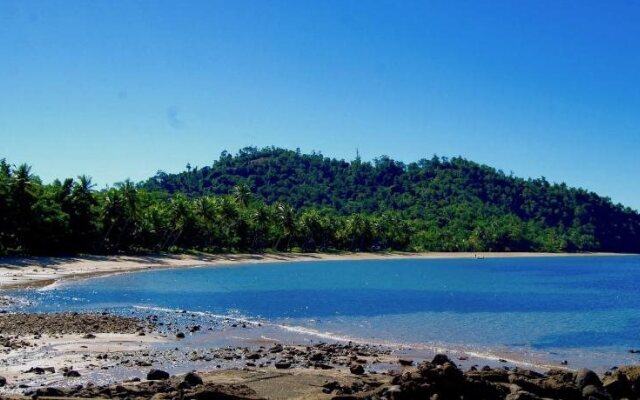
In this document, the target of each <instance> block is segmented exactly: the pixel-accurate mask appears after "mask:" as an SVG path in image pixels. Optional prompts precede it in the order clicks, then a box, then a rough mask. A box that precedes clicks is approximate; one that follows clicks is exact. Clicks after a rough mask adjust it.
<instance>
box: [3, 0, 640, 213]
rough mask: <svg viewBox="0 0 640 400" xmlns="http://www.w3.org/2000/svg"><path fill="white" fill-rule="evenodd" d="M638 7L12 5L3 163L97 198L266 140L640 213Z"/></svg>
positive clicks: (6, 14)
mask: <svg viewBox="0 0 640 400" xmlns="http://www.w3.org/2000/svg"><path fill="white" fill-rule="evenodd" d="M638 21H640V3H638V2H634V1H613V2H607V1H586V0H579V1H564V0H562V1H557V0H553V1H544V0H536V1H504V2H499V1H481V2H478V1H438V2H430V1H420V2H411V1H400V2H398V1H388V2H381V1H360V0H354V1H349V0H342V1H332V0H326V1H299V2H296V1H267V0H255V1H238V0H234V1H228V2H226V1H225V2H222V1H202V2H198V1H124V0H119V1H100V0H98V1H70V0H61V1H54V0H47V1H33V2H32V1H25V0H20V1H12V0H3V1H1V2H0V139H1V140H0V157H6V158H7V159H8V160H9V161H11V162H14V163H18V162H23V161H26V162H28V163H30V164H32V165H33V170H34V172H35V173H37V174H38V175H40V176H41V177H42V178H43V179H45V180H51V179H53V178H54V177H67V176H75V175H78V174H81V173H86V174H89V175H91V176H93V177H94V180H95V181H96V182H98V183H99V184H100V185H101V186H104V185H106V184H111V183H113V182H116V181H120V180H123V179H124V178H126V177H130V178H132V179H134V180H141V179H144V178H146V177H148V176H150V175H152V174H154V173H155V171H156V170H158V169H163V170H166V171H170V172H171V171H178V170H181V169H183V168H184V166H185V165H186V164H187V162H189V163H191V165H199V166H203V165H208V164H211V162H212V161H213V160H214V159H216V158H217V157H218V155H219V154H220V152H221V151H222V150H229V151H231V152H235V151H237V150H238V149H239V148H241V147H244V146H248V145H256V146H266V145H276V146H281V147H287V148H300V149H301V150H302V151H305V152H308V151H312V150H317V151H321V152H322V153H323V154H325V155H327V156H335V157H339V158H347V159H352V158H353V157H354V156H355V153H356V149H359V151H360V154H361V155H362V157H363V158H365V159H371V158H373V157H376V156H379V155H383V154H384V155H389V156H391V157H393V158H397V159H400V160H404V161H413V160H416V159H419V158H424V157H431V156H432V155H433V154H439V155H443V156H456V155H461V156H464V157H467V158H470V159H472V160H475V161H479V162H483V163H487V164H490V165H492V166H495V167H497V168H501V169H503V170H505V171H507V172H509V171H513V172H514V173H515V174H516V175H520V176H525V177H529V176H531V177H538V176H545V177H547V179H549V180H551V181H555V182H566V183H568V184H570V185H572V186H581V187H585V188H588V189H590V190H594V191H596V192H598V193H600V194H603V195H606V196H609V197H611V198H612V199H613V200H614V201H616V202H622V203H623V204H625V205H629V206H632V207H634V208H636V209H640V185H638V179H637V177H638V173H639V172H640V158H639V157H638V150H640V72H639V71H640V24H639V23H638Z"/></svg>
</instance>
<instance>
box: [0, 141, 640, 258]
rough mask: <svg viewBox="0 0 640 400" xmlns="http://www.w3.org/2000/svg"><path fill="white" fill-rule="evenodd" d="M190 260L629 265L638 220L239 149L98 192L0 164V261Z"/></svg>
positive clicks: (527, 192)
mask: <svg viewBox="0 0 640 400" xmlns="http://www.w3.org/2000/svg"><path fill="white" fill-rule="evenodd" d="M189 249H193V250H202V251H209V252H230V251H234V252H242V251H264V250H269V249H273V250H280V251H289V250H294V249H300V250H304V251H329V250H353V251H371V250H387V249H389V250H412V251H552V252H558V251H596V250H599V251H617V252H640V215H639V214H638V213H637V212H635V211H633V210H630V209H628V208H624V207H622V206H620V205H614V204H612V203H611V201H610V200H608V199H606V198H602V197H599V196H597V195H596V194H594V193H589V192H586V191H584V190H580V189H572V188H568V187H566V186H565V185H551V184H549V183H548V182H547V181H546V180H544V179H538V180H523V179H520V178H515V177H512V176H507V175H505V174H504V173H502V172H500V171H496V170H494V169H492V168H489V167H487V166H483V165H478V164H476V163H473V162H470V161H467V160H464V159H461V158H454V159H451V160H447V159H443V158H436V157H434V158H432V159H430V160H422V161H419V162H417V163H411V164H407V165H405V164H403V163H400V162H397V161H393V160H391V159H389V158H386V157H383V158H380V159H378V160H375V161H374V162H373V163H368V162H362V161H361V160H355V161H353V162H345V161H342V160H335V159H330V158H326V157H323V156H322V155H319V154H311V155H303V154H300V153H299V152H294V151H289V150H282V149H274V148H268V149H262V150H258V149H254V148H249V149H244V150H242V151H240V153H239V154H238V155H236V156H232V155H229V154H228V153H223V154H222V156H221V157H220V159H219V160H218V161H216V162H215V163H214V164H213V165H212V166H211V167H206V168H202V169H198V168H193V169H192V168H190V167H189V168H188V169H187V171H185V172H183V173H180V174H176V175H168V174H164V173H158V174H157V176H156V177H154V178H152V179H149V180H148V181H147V182H144V183H140V184H138V185H136V184H134V183H132V182H130V181H125V182H123V183H120V184H117V185H115V187H113V188H109V189H106V190H101V191H96V190H94V185H93V184H92V183H91V179H90V178H88V177H86V176H80V177H78V178H76V179H65V180H64V181H59V180H56V181H54V182H53V183H51V184H43V183H42V182H41V180H40V179H39V178H38V177H37V176H35V175H33V174H32V173H31V169H30V167H29V166H27V165H25V164H23V165H19V166H12V165H10V164H8V163H7V162H6V161H4V160H0V254H60V253H65V254H69V253H78V252H81V253H118V252H130V251H140V250H142V251H165V250H169V251H184V250H189Z"/></svg>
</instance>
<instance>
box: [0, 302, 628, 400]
mask: <svg viewBox="0 0 640 400" xmlns="http://www.w3.org/2000/svg"><path fill="white" fill-rule="evenodd" d="M191 317H192V316H190V315H188V314H185V313H174V314H173V315H172V316H171V315H169V316H165V318H159V317H158V316H157V315H154V314H149V315H147V316H146V317H145V318H132V317H125V316H120V315H112V314H109V313H106V312H103V313H86V314H85V313H61V314H25V313H6V314H0V352H1V354H4V356H3V358H2V360H0V398H25V397H26V398H50V397H66V398H114V399H151V398H153V399H157V400H159V399H209V398H223V399H261V398H283V399H284V398H300V399H302V398H304V399H308V398H310V399H332V398H333V399H354V398H367V399H433V400H437V399H440V400H442V399H507V400H530V399H568V400H572V399H575V400H578V399H588V400H609V399H639V398H640V366H639V367H633V366H627V367H620V368H614V369H612V370H611V371H608V372H606V373H605V374H603V375H597V374H596V373H594V372H592V371H589V370H579V371H570V370H568V369H553V370H550V371H548V372H546V373H540V372H537V371H532V370H525V369H521V368H517V367H513V366H508V365H506V364H505V365H503V366H500V367H495V366H494V367H489V366H480V365H473V366H471V367H470V368H468V369H466V370H463V369H462V367H461V366H462V365H463V364H464V362H463V359H465V358H463V357H460V359H453V358H449V357H448V356H446V355H444V354H439V355H436V356H435V357H434V358H433V359H432V360H430V361H423V362H420V360H415V361H414V360H412V359H410V358H402V357H398V356H397V355H395V354H394V353H393V352H392V351H391V350H390V349H389V348H386V347H384V346H374V345H365V344H356V343H307V344H305V345H287V344H283V343H279V342H277V341H276V342H273V341H272V342H271V343H270V344H267V343H265V344H262V345H255V346H241V347H212V348H194V347H191V346H182V345H181V344H182V342H183V341H184V340H189V338H191V339H192V340H194V341H195V342H197V340H198V337H199V336H198V335H204V334H205V332H207V331H209V332H211V331H212V330H215V329H223V330H224V329H234V330H235V331H234V332H248V331H249V330H250V329H251V328H252V327H251V326H249V325H246V326H245V325H244V324H242V323H241V324H237V323H235V322H233V321H226V322H224V323H223V325H224V326H222V327H208V328H207V327H206V326H201V325H198V324H196V323H195V321H196V320H192V319H190V318H191ZM193 318H195V316H194V317H193ZM236 334H237V333H236ZM185 337H187V338H186V339H185ZM154 340H164V341H165V343H166V345H164V346H159V347H153V346H150V345H149V344H150V343H153V341H154ZM56 346H58V347H56ZM466 365H467V366H468V365H469V364H468V363H467V364H466ZM176 366H178V367H180V366H189V367H193V368H194V369H197V370H199V371H201V372H199V373H195V372H188V373H186V374H184V373H185V372H187V371H188V369H187V370H185V369H184V367H182V369H180V368H178V369H176V368H175V367H176ZM7 371H12V373H11V374H9V373H8V372H7ZM180 371H182V373H180ZM96 377H100V379H95V378H96ZM118 377H121V378H118Z"/></svg>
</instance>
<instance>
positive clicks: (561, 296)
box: [13, 256, 640, 370]
mask: <svg viewBox="0 0 640 400" xmlns="http://www.w3.org/2000/svg"><path fill="white" fill-rule="evenodd" d="M13 294H15V295H17V296H21V297H25V298H27V299H28V300H30V301H31V302H32V304H31V305H29V306H27V310H29V311H43V312H59V311H86V310H96V311H102V310H111V311H115V312H119V313H123V314H130V313H145V312H146V313H148V312H150V310H151V311H153V312H157V313H163V312H166V313H175V311H176V310H187V311H188V312H189V313H197V314H198V315H201V316H202V317H203V318H211V319H224V318H235V319H239V320H240V321H244V320H247V321H253V322H255V321H260V323H261V324H263V325H264V326H265V327H270V331H269V334H270V335H278V334H279V332H280V333H281V334H282V335H288V334H289V335H290V334H299V335H304V336H306V337H313V338H315V339H316V340H317V341H331V340H354V341H362V342H369V343H378V344H387V345H390V346H405V347H407V346H408V347H411V348H412V349H416V350H425V351H428V350H432V351H435V350H437V349H445V350H450V351H454V352H459V353H467V354H471V355H475V356H482V357H487V358H493V359H497V358H505V359H507V360H509V361H518V362H522V363H534V364H538V365H558V364H559V363H560V362H561V361H563V360H567V361H568V362H569V366H572V367H580V366H589V367H591V368H594V369H599V370H603V369H607V368H610V367H612V366H614V365H622V364H631V363H638V362H640V354H632V353H630V352H629V350H630V349H640V257H638V256H624V257H595V256H594V257H551V258H504V259H466V260H460V259H442V260H426V259H393V260H382V261H378V260H376V261H322V262H292V263H277V264H260V265H252V264H247V265H242V266H232V267H197V268H188V269H165V270H156V271H144V272H136V273H127V274H120V275H114V276H109V277H100V278H93V279H88V280H83V281H75V282H67V283H63V284H58V285H55V286H53V287H49V288H46V289H44V290H42V289H41V290H33V289H32V290H21V291H17V292H13Z"/></svg>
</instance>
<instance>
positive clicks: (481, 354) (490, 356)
mask: <svg viewBox="0 0 640 400" xmlns="http://www.w3.org/2000/svg"><path fill="white" fill-rule="evenodd" d="M134 308H137V309H141V310H150V311H158V312H167V313H182V312H184V313H188V314H195V315H200V316H204V317H211V318H216V319H224V320H229V321H235V322H239V323H244V324H250V325H253V326H258V325H259V324H260V325H262V326H271V327H275V328H278V329H281V330H284V331H287V332H292V333H296V334H300V335H306V336H314V337H317V338H321V339H325V340H329V341H334V342H345V343H347V342H351V343H356V344H367V345H374V346H384V347H387V348H390V349H394V350H406V349H411V350H418V351H425V352H429V353H434V354H436V353H448V354H456V355H465V356H468V357H473V358H479V359H483V360H489V361H494V362H500V361H502V360H504V361H506V362H508V363H511V364H515V365H518V366H521V367H528V368H537V369H550V368H559V369H566V370H569V369H570V368H567V367H564V366H558V365H552V364H546V363H535V362H530V361H526V360H523V359H516V358H511V357H508V356H505V355H504V354H496V353H494V352H492V351H481V350H478V349H474V348H467V347H464V346H454V347H451V346H446V345H441V344H435V343H401V342H393V341H385V340H371V339H362V338H356V337H350V336H344V335H338V334H335V333H332V332H322V331H319V330H316V329H313V328H308V327H305V326H297V325H286V324H277V323H273V322H268V321H264V320H256V319H249V318H247V317H244V316H240V317H238V316H234V315H228V314H215V313H211V312H203V311H189V310H181V309H172V308H164V307H150V306H134ZM262 338H266V337H264V336H262ZM269 339H271V340H275V339H273V338H269Z"/></svg>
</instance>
